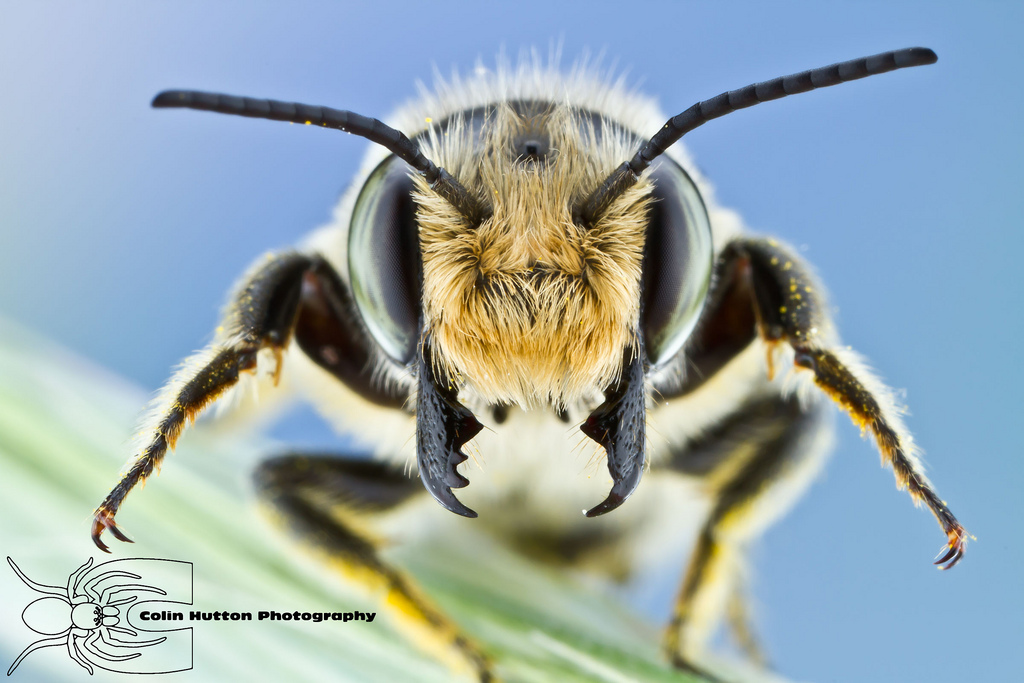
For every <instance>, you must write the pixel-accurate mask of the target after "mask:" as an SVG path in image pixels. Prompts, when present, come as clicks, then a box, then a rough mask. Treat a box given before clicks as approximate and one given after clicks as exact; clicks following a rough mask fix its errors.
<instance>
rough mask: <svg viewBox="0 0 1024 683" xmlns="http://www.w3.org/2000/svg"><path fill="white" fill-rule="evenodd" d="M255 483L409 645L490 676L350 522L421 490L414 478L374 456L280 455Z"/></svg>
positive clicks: (463, 640)
mask: <svg viewBox="0 0 1024 683" xmlns="http://www.w3.org/2000/svg"><path fill="white" fill-rule="evenodd" d="M256 485H257V489H258V490H259V493H260V496H261V498H262V500H263V501H264V502H266V503H268V504H269V505H270V507H271V509H272V510H273V511H274V512H276V513H277V517H278V518H279V520H280V522H282V523H283V525H284V526H285V527H286V528H287V529H288V531H289V532H291V533H292V534H293V535H294V536H296V537H298V538H299V539H301V541H302V542H304V543H305V544H307V545H309V546H311V547H312V548H313V549H314V551H316V552H317V553H318V554H322V555H323V556H324V557H323V558H324V560H325V561H326V563H327V564H328V565H329V566H331V567H334V568H337V570H338V571H339V573H341V574H342V575H343V576H345V578H346V579H348V580H350V581H352V582H354V583H355V584H358V585H359V586H360V587H361V588H362V589H363V590H365V591H366V592H367V593H369V594H371V595H373V596H374V597H377V598H379V599H381V600H382V601H383V604H384V608H385V610H386V613H387V614H388V615H389V616H390V617H392V620H393V623H394V625H395V627H396V628H397V629H398V630H399V631H401V632H402V633H403V634H404V635H406V637H408V638H409V639H410V640H411V641H412V642H413V643H414V644H416V645H417V646H418V647H420V648H421V649H422V650H424V651H425V652H427V653H429V654H431V655H432V656H434V657H437V658H438V659H441V660H442V661H444V662H445V663H446V664H447V665H448V666H449V667H451V668H452V669H453V670H455V671H459V672H462V673H467V674H470V675H472V676H474V677H475V678H476V679H477V680H479V681H482V682H484V681H486V682H490V681H495V680H496V679H495V678H494V675H493V673H492V670H491V663H490V661H489V659H488V658H487V656H486V655H484V654H483V652H482V651H481V650H480V649H479V648H478V647H477V645H476V644H475V643H473V642H472V641H470V640H469V638H467V637H466V636H465V635H464V634H463V633H462V631H461V630H460V629H459V627H458V626H457V625H456V624H454V623H453V622H452V621H451V620H450V619H448V617H446V616H445V615H444V614H443V613H442V612H441V611H440V609H438V608H437V607H436V606H435V605H434V604H433V603H431V602H430V600H428V599H427V598H426V596H424V595H423V594H422V593H421V591H420V590H419V588H418V587H417V586H416V585H415V583H414V582H413V580H412V579H411V578H410V577H409V576H407V575H406V574H405V573H404V572H402V571H401V570H399V569H397V568H395V567H393V566H391V565H390V564H388V563H386V562H385V561H383V560H382V559H381V558H380V557H379V555H378V552H377V548H376V546H375V545H374V543H373V542H372V541H371V540H370V539H369V538H367V537H366V536H364V535H363V534H361V533H360V532H359V531H358V530H357V529H358V526H357V525H356V522H357V521H360V522H361V521H363V520H366V519H368V518H369V517H371V516H372V515H374V514H379V513H382V512H386V511H388V510H390V509H393V508H395V507H396V506H398V505H400V504H401V503H403V502H405V501H407V500H409V499H410V498H412V497H414V496H417V495H420V494H422V493H423V490H424V489H423V486H422V485H421V484H420V483H419V482H418V481H417V480H415V479H411V478H409V477H407V476H406V475H405V474H404V472H403V471H402V470H401V469H396V468H394V467H391V466H388V465H387V464H384V463H380V462H376V461H367V460H356V459H346V458H344V457H338V456H333V457H331V456H311V455H286V456H282V457H278V458H274V459H273V460H269V461H267V462H265V463H263V464H262V465H261V466H260V468H259V470H258V471H257V473H256Z"/></svg>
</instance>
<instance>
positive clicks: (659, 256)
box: [641, 158, 714, 365]
mask: <svg viewBox="0 0 1024 683" xmlns="http://www.w3.org/2000/svg"><path fill="white" fill-rule="evenodd" d="M651 180H652V181H653V183H654V192H653V197H654V204H653V205H652V208H651V216H650V222H649V224H648V226H647V240H646V243H645V245H644V272H643V312H642V314H641V318H642V319H641V326H642V329H643V334H644V340H645V341H646V345H647V357H648V359H649V360H650V362H651V364H652V365H657V364H658V363H661V362H664V361H667V360H669V359H670V358H672V357H673V356H674V355H675V354H676V353H677V352H678V351H679V349H680V348H682V346H683V344H684V343H685V342H686V340H687V338H688V337H689V336H690V333H691V332H692V331H693V327H694V325H696V324H697V316H698V315H699V314H700V311H701V308H702V307H703V306H704V300H705V299H706V298H707V294H708V288H709V286H710V283H711V266H712V259H713V257H714V256H713V250H712V245H711V222H710V220H709V219H708V212H707V209H706V208H705V207H704V200H703V199H701V196H700V193H699V192H698V191H697V187H696V186H695V185H694V184H693V181H692V180H690V176H688V175H687V174H686V171H684V170H683V169H682V168H681V167H680V166H679V165H678V164H676V163H675V162H674V161H672V160H670V159H664V158H663V159H662V160H661V162H660V163H659V164H658V165H656V166H654V168H653V170H652V172H651Z"/></svg>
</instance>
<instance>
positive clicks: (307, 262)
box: [92, 253, 405, 552]
mask: <svg viewBox="0 0 1024 683" xmlns="http://www.w3.org/2000/svg"><path fill="white" fill-rule="evenodd" d="M353 310H354V307H353V306H351V296H350V295H349V294H348V290H347V288H346V287H345V285H344V283H343V282H342V281H341V279H340V278H339V277H338V276H337V274H336V273H335V272H334V270H333V268H331V266H330V265H329V264H328V263H327V262H326V261H325V260H324V259H323V258H321V257H319V256H315V255H305V254H297V253H285V254H280V255H271V256H267V257H265V259H264V260H262V261H261V262H259V263H258V264H257V265H256V266H255V267H254V268H253V269H252V270H251V271H250V274H249V275H247V276H246V278H245V279H244V280H243V284H242V285H241V287H240V288H239V289H238V291H237V292H236V293H235V295H234V297H233V298H232V301H231V303H230V304H229V306H228V308H227V310H226V312H225V315H224V320H223V322H222V324H221V325H220V327H218V328H217V334H216V337H215V338H214V341H213V342H212V343H211V344H210V345H209V346H208V347H207V348H206V349H204V350H202V351H200V352H199V353H197V354H196V355H195V356H193V357H192V358H190V359H188V360H187V361H186V362H185V364H184V366H183V368H182V369H181V370H180V371H179V372H178V373H177V374H176V375H175V376H174V377H173V378H172V379H171V381H170V382H169V383H168V385H167V387H166V389H165V390H164V392H163V396H162V398H161V399H159V403H158V404H157V406H156V408H155V410H154V411H153V417H152V418H151V419H150V422H149V424H147V425H146V426H145V427H144V428H143V429H142V435H143V439H144V441H143V445H142V447H141V448H140V450H139V452H138V453H137V454H136V455H135V456H133V457H132V459H131V460H130V461H129V462H128V465H127V466H126V469H125V471H124V474H123V475H122V477H121V480H120V481H119V482H118V483H117V485H116V486H114V488H113V490H111V492H110V493H109V494H108V495H107V497H106V499H104V501H103V502H102V503H101V504H100V506H99V507H98V508H96V512H95V513H94V516H93V524H92V539H93V542H94V543H95V544H96V545H97V547H99V548H100V550H103V551H105V552H109V549H108V548H107V546H106V544H105V543H103V541H102V540H101V539H100V536H101V535H102V534H103V531H104V530H107V529H109V530H110V533H111V534H113V535H114V537H115V538H117V539H118V540H121V541H127V542H131V540H130V539H129V538H128V537H127V536H126V535H125V534H124V532H122V531H121V530H120V529H119V528H118V527H117V525H116V524H115V522H114V517H115V515H116V514H117V511H118V510H119V509H120V507H121V505H122V503H124V499H125V497H126V496H127V495H128V494H129V493H130V492H131V490H132V489H133V488H135V486H136V485H138V484H140V483H142V482H144V481H145V480H146V478H147V477H149V476H150V475H151V474H152V473H153V471H154V470H156V469H157V468H159V466H160V464H161V462H162V461H163V458H164V456H165V455H166V454H167V451H168V450H169V449H173V448H174V445H175V443H176V442H177V440H178V437H179V436H180V435H181V433H182V431H183V430H184V428H185V426H186V424H187V423H190V422H194V421H195V419H196V417H197V416H198V415H199V412H200V411H202V410H203V408H205V407H206V406H208V405H210V404H211V403H213V402H214V401H216V400H217V399H218V398H220V397H221V396H223V395H224V394H225V393H226V392H227V391H228V390H229V389H231V388H232V387H233V386H235V385H236V384H237V383H238V379H239V376H240V374H241V373H243V372H255V371H256V369H257V359H258V357H259V356H260V355H261V352H263V351H269V352H270V355H271V356H272V357H273V359H274V361H275V363H274V367H273V376H274V380H275V383H276V381H277V379H278V378H279V377H280V373H281V359H282V355H283V352H284V350H285V349H286V348H287V346H288V344H289V342H290V341H291V339H292V336H293V335H295V336H297V337H298V340H299V343H300V345H301V346H302V347H303V350H304V351H306V352H307V353H309V354H310V356H311V357H312V358H313V360H314V361H315V362H317V363H319V364H320V365H321V366H322V367H324V368H325V369H326V370H328V371H329V372H332V373H333V374H335V375H336V376H337V377H338V378H339V379H340V380H342V381H343V382H345V383H346V384H347V385H348V386H349V388H350V389H352V390H353V391H356V392H357V393H359V394H360V395H362V396H363V397H364V398H366V399H367V400H370V401H373V402H375V403H378V404H381V405H389V406H394V405H398V406H401V405H402V403H403V402H404V399H405V397H404V396H399V395H397V394H398V393H400V392H397V391H393V390H391V389H388V388H387V387H384V386H381V384H380V383H375V382H374V381H373V380H372V377H373V370H374V363H375V362H383V360H382V359H380V355H381V354H378V353H377V351H376V346H375V345H374V344H373V342H372V340H371V339H370V338H369V336H368V335H367V333H366V331H365V330H364V329H363V328H362V326H361V324H359V323H358V321H354V320H352V313H351V311H353ZM326 337H330V339H331V341H332V343H333V344H334V346H335V347H337V348H341V349H343V350H344V351H345V354H344V356H342V355H341V354H338V353H334V354H333V355H330V354H327V355H324V354H320V353H318V351H319V349H320V348H321V344H322V343H324V342H323V340H322V339H323V338H326ZM330 361H333V362H330Z"/></svg>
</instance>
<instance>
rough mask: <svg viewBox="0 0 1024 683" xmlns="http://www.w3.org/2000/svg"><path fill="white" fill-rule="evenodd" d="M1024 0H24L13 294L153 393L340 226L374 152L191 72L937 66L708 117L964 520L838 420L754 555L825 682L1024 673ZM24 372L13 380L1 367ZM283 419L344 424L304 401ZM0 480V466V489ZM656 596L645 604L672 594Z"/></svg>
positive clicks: (3, 38) (379, 97) (786, 654)
mask: <svg viewBox="0 0 1024 683" xmlns="http://www.w3.org/2000/svg"><path fill="white" fill-rule="evenodd" d="M1021 27H1024V9H1022V6H1021V5H1013V4H1009V3H1007V4H986V3H981V2H974V3H971V4H970V6H967V5H966V4H965V5H953V4H937V3H919V4H904V5H899V6H896V5H893V4H892V3H885V4H882V3H878V4H870V3H856V4H854V3H845V4H844V3H832V4H830V5H828V6H827V8H826V7H825V6H822V5H819V4H817V3H782V4H772V5H771V6H768V5H767V4H764V3H750V4H742V3H716V4H714V5H712V4H710V3H708V4H706V5H693V4H684V3H642V2H630V3H614V4H612V3H608V4H602V3H583V2H571V3H562V4H557V5H556V4H555V3H552V2H544V3H537V2H520V3H516V4H515V5H514V6H513V5H508V6H501V5H497V4H486V5H483V4H481V5H477V4H469V3H460V2H451V1H446V2H442V3H416V4H406V5H396V4H392V3H362V4H359V5H347V4H342V3H288V4H287V6H284V5H282V6H271V5H266V4H260V3H245V4H241V3H219V4H217V5H216V6H213V5H212V3H198V2H192V3H189V2H185V3H182V2H178V3H164V2H150V3H127V2H120V3H119V2H106V3H102V4H100V3H95V4H90V5H86V4H85V3H71V2H63V3H58V2H35V3H31V4H29V3H20V4H14V3H7V4H5V8H4V9H3V10H0V97H2V106H0V234H2V241H0V245H2V248H0V315H4V316H6V317H10V318H13V319H15V320H19V321H21V322H23V323H26V324H28V325H30V326H32V327H34V328H36V329H38V330H41V331H42V332H44V333H45V334H47V335H49V336H51V337H53V338H54V339H56V340H58V341H60V342H61V343H63V344H65V345H67V346H69V347H71V348H73V349H75V350H77V351H78V352H80V353H81V354H84V355H85V356H87V357H90V358H92V359H95V360H96V361H98V362H100V363H102V364H104V365H106V366H108V367H110V368H113V369H114V370H116V371H117V372H120V373H122V374H124V375H125V376H127V377H129V378H131V379H133V380H135V381H137V382H138V383H140V384H142V385H143V386H145V387H148V388H152V389H155V388H157V387H158V386H159V385H160V384H161V383H162V382H163V380H164V379H165V377H166V376H167V374H168V370H169V368H170V367H171V366H173V365H174V364H175V363H176V362H178V361H179V360H180V359H181V358H182V357H183V356H184V355H186V354H187V353H188V352H189V351H191V350H192V349H194V348H196V347H197V346H198V345H200V344H201V343H202V342H204V341H205V340H206V339H207V338H208V336H209V333H210V330H212V328H213V326H214V325H215V323H216V316H217V311H218V309H219V307H220V304H221V303H222V301H223V296H224V293H225V292H226V291H227V289H228V288H229V286H230V285H231V283H232V282H233V281H234V279H235V278H236V276H237V275H238V274H239V273H240V272H241V271H242V269H243V268H244V267H245V266H246V265H247V264H248V263H250V262H251V261H252V260H253V259H254V258H255V257H256V256H257V255H259V254H261V253H262V252H264V251H265V250H268V249H271V248H278V247H282V246H286V245H288V244H290V243H293V242H295V241H297V240H298V239H299V238H300V237H301V236H302V235H303V234H304V233H306V232H307V231H308V230H309V229H311V228H312V227H314V226H316V225H318V224H320V223H322V222H324V221H326V220H327V218H328V216H329V211H330V209H331V207H332V205H333V204H334V202H335V200H336V198H337V196H338V193H339V191H340V190H341V189H342V188H343V187H344V185H345V184H346V183H347V182H348V180H349V178H350V177H351V175H352V174H353V172H354V170H355V168H356V165H357V163H358V160H359V158H360V156H361V154H362V153H363V151H364V149H365V146H366V143H365V142H363V141H361V140H358V139H356V138H352V137H347V136H344V135H340V134H328V133H325V132H324V131H320V130H315V129H303V128H300V127H295V126H285V125H281V124H275V123H269V122H251V121H243V120H238V119H228V118H226V117H218V116H213V115H205V114H198V113H191V112H155V111H152V110H150V109H149V106H148V103H149V101H150V99H151V98H152V96H153V95H154V94H155V93H156V92H157V91H159V90H162V89H165V88H171V87H187V88H197V89H207V90H219V91H224V92H230V93H236V94H246V95H251V96H266V97H275V98H279V99H291V100H297V101H302V102H309V103H313V104H325V105H331V106H336V107H340V108H347V109H353V110H355V111H358V112H360V113H365V114H368V115H372V116H384V115H386V114H387V113H388V112H390V111H391V110H392V109H393V108H394V107H395V106H397V105H399V104H401V103H402V102H403V101H404V100H406V99H407V98H408V97H410V96H411V95H412V94H413V93H414V90H413V84H414V82H415V80H416V79H423V80H425V81H428V82H429V81H430V79H431V76H432V66H433V65H437V67H438V68H440V70H441V71H442V72H446V73H447V72H448V71H449V70H450V69H451V68H452V67H455V68H458V69H461V70H463V71H465V70H467V69H469V68H471V67H472V65H473V64H474V62H475V60H476V59H477V58H478V57H480V58H483V60H484V61H485V62H486V63H491V64H493V58H494V56H495V55H496V53H497V51H498V50H499V48H500V47H501V46H502V45H504V46H505V47H506V48H507V50H508V52H509V53H510V54H512V55H513V56H514V55H515V54H516V53H517V52H518V50H519V49H520V48H521V47H524V46H538V47H539V48H540V49H541V50H542V52H544V53H546V52H547V48H548V46H549V44H550V43H551V41H552V40H559V39H560V40H561V41H562V44H563V53H564V55H565V57H564V60H563V61H564V63H565V64H566V65H568V64H569V63H571V61H572V60H573V58H574V57H576V56H577V55H579V54H581V52H582V51H583V50H584V48H590V49H591V50H592V51H600V50H602V49H603V50H604V51H605V52H606V54H607V58H606V60H605V62H606V63H608V64H610V63H611V62H613V61H617V62H618V64H619V65H620V66H622V67H628V70H629V74H630V80H631V81H632V82H633V83H641V84H642V89H643V90H644V91H645V92H647V93H649V94H652V95H654V96H655V97H657V98H658V99H659V100H660V102H661V103H662V105H663V107H664V108H665V109H666V111H668V112H670V113H675V112H678V111H681V110H682V109H684V108H685V107H687V106H689V105H690V104H692V103H693V102H694V101H696V100H698V99H703V98H706V97H710V96H712V95H715V94H717V93H719V92H721V91H722V90H726V89H731V88H735V87H739V86H742V85H746V84H747V83H750V82H752V81H755V80H762V79H765V78H770V77H774V76H778V75H782V74H786V73H791V72H794V71H799V70H802V69H805V68H809V67H814V66H820V65H824V64H827V63H830V62H833V61H838V60H842V59H848V58H852V57H857V56H862V55H867V54H873V53H876V52H880V51H883V50H887V49H892V48H897V47H905V46H911V45H925V46H928V47H931V48H933V49H935V50H936V52H937V53H938V54H939V62H938V64H937V65H935V66H930V67H926V68H922V69H916V70H913V71H905V72H899V73H897V74H890V75H886V76H881V77H878V78H874V79H870V80H867V81H861V82H859V83H855V84H849V85H844V86H842V87H838V88H833V89H829V90H826V91H822V92H818V93H812V94H808V95H803V96H800V97H796V98H790V99H788V100H785V101H781V102H775V103H770V104H767V105H765V106H762V107H757V108H755V109H754V110H751V111H747V112H741V113H738V114H734V115H732V116H730V117H727V118H725V119H723V120H721V121H716V122H714V123H712V124H711V125H708V126H706V127H705V128H702V129H701V130H700V131H697V132H695V133H693V134H691V135H690V136H689V137H688V138H687V144H688V145H689V147H690V149H691V150H692V152H693V153H694V155H695V157H696V160H697V162H698V164H699V165H700V166H701V167H702V168H703V169H704V171H705V172H706V174H707V175H708V177H709V178H711V180H712V181H713V182H714V183H715V184H716V186H717V188H718V192H719V198H720V199H721V201H722V202H723V203H724V204H726V205H728V206H732V207H734V208H736V209H738V210H739V211H740V212H741V213H742V214H743V216H744V217H745V219H746V221H747V223H748V225H750V226H751V227H752V228H753V229H755V230H758V231H762V232H769V233H774V234H777V235H779V236H781V237H782V238H784V239H785V240H787V241H789V242H790V243H792V244H795V245H798V246H800V247H801V248H802V249H804V250H805V251H804V253H805V255H806V256H807V258H809V259H810V260H811V261H812V262H813V263H814V264H815V265H816V267H817V268H818V270H819V272H820V273H821V274H822V276H823V278H824V280H825V282H826V283H827V284H828V286H829V288H830V290H831V292H832V295H833V303H834V304H835V306H836V307H837V316H838V320H839V324H840V328H841V330H842V331H843V334H844V340H845V341H846V343H849V344H850V345H852V346H853V347H854V348H856V349H858V350H859V351H861V352H862V353H864V354H865V355H867V356H868V358H869V359H871V361H872V363H873V364H874V366H875V367H877V368H879V370H880V372H881V373H882V374H883V376H884V377H886V379H887V380H888V381H889V382H890V384H892V385H893V386H895V387H897V388H906V397H905V399H906V401H907V403H908V404H909V405H910V407H911V408H912V410H913V415H912V416H910V417H909V419H908V422H909V425H910V427H911V429H912V430H913V431H914V432H915V434H916V435H917V438H918V441H919V442H920V443H921V444H922V446H923V447H924V448H925V449H926V451H927V456H926V457H927V462H928V463H929V466H930V472H931V473H932V476H933V479H934V481H935V482H936V484H937V485H938V487H939V491H940V493H941V494H942V495H943V496H944V497H945V498H946V499H947V500H948V501H949V503H950V505H951V507H952V508H953V510H954V511H955V512H956V513H957V514H958V515H959V516H960V518H961V520H962V521H963V522H964V523H965V524H966V525H967V527H968V528H969V529H970V530H971V531H972V532H974V533H975V534H976V535H977V537H978V540H977V542H976V543H973V544H972V546H971V548H970V549H969V552H968V555H967V558H966V560H965V561H964V562H963V563H962V564H961V565H960V566H958V567H957V568H956V569H955V570H953V571H951V572H938V571H935V570H934V569H933V568H932V567H931V566H930V564H929V562H930V560H931V558H932V557H933V555H934V554H935V551H936V550H938V548H939V546H940V544H941V542H942V540H943V538H942V536H941V534H940V533H939V531H938V529H937V527H936V525H935V523H934V521H933V520H932V518H931V517H930V516H929V515H928V514H927V513H925V512H923V511H915V510H914V509H913V508H912V507H911V505H910V503H909V501H908V499H907V497H906V495H905V494H903V493H898V492H896V491H895V488H894V486H893V480H892V475H891V474H890V473H889V472H888V471H884V472H883V471H881V470H880V469H879V467H878V458H877V456H876V454H875V452H874V449H873V447H872V445H871V444H869V443H868V442H866V441H863V440H861V439H859V438H858V434H857V430H856V429H854V428H853V427H851V426H849V425H848V424H846V423H845V421H841V422H840V423H839V426H840V429H839V438H838V444H837V448H836V451H835V454H834V456H833V458H832V462H831V463H830V466H829V467H828V468H827V471H826V473H825V475H824V476H823V477H822V479H821V481H819V482H818V484H817V485H816V486H815V487H814V488H813V489H812V490H811V492H810V494H809V495H808V496H807V497H806V498H805V499H804V500H803V501H802V502H801V503H800V504H799V505H798V506H797V507H796V509H795V511H794V512H793V514H791V515H790V516H789V517H788V518H787V519H786V520H784V521H783V522H782V523H781V524H779V525H778V526H777V527H775V528H774V529H773V530H771V531H770V532H769V533H768V534H767V536H766V537H765V539H764V541H763V543H761V544H760V546H759V550H758V552H757V553H756V567H757V577H756V583H755V594H756V596H757V598H758V602H759V604H760V605H761V611H760V618H759V623H760V629H761V632H762V633H763V635H764V638H765V640H766V644H767V646H768V650H769V652H770V654H771V657H772V661H773V663H774V665H775V666H776V667H777V668H778V669H779V670H780V671H781V672H783V673H785V674H786V675H788V676H791V677H793V678H794V679H810V680H815V681H865V680H871V681H923V680H934V679H942V680H971V681H1004V680H1019V679H1020V677H1021V670H1022V664H1024V654H1022V648H1021V644H1022V639H1024V617H1022V613H1024V610H1022V608H1024V598H1022V589H1021V580H1020V572H1021V567H1022V566H1024V551H1022V549H1021V546H1022V545H1024V544H1022V533H1021V530H1020V525H1021V523H1022V514H1021V512H1022V505H1021V503H1020V496H1021V491H1022V490H1024V465H1022V461H1021V453H1022V448H1021V446H1022V443H1021V441H1022V439H1021V431H1020V429H1019V425H1018V421H1019V419H1020V418H1021V417H1022V415H1024V411H1022V407H1024V405H1022V404H1024V401H1022V398H1021V396H1022V387H1024V377H1022V374H1024V373H1022V363H1021V360H1020V358H1019V351H1018V348H1017V347H1018V345H1019V343H1020V341H1019V340H1020V339H1021V335H1022V332H1024V329H1022V323H1021V313H1020V311H1021V307H1020V302H1021V300H1022V297H1021V295H1022V291H1021V290H1022V277H1021V274H1020V267H1019V254H1020V252H1021V247H1022V243H1024V238H1022V230H1021V226H1022V223H1024V221H1022V214H1024V202H1022V199H1021V197H1022V193H1021V187H1022V181H1024V177H1022V176H1024V173H1022V168H1024V164H1022V162H1021V159H1022V157H1024V145H1022V140H1024V136H1022V134H1021V130H1020V122H1021V121H1022V120H1024V106H1022V99H1024V95H1022V88H1021V85H1022V78H1021V76H1022V69H1021V64H1022V63H1024V59H1022V58H1024V54H1022V52H1024V51H1022V48H1021V41H1020V39H1019V34H1020V30H1021ZM0 381H2V380H0ZM275 433H276V434H278V435H280V436H282V437H284V438H288V439H290V440H292V441H297V442H301V443H324V442H326V441H329V440H330V437H329V436H328V434H327V433H326V431H325V430H324V429H323V428H322V427H320V426H319V424H318V423H317V422H316V421H315V420H314V419H313V418H311V417H310V416H309V415H308V413H305V412H299V413H296V414H295V415H293V416H292V417H291V419H288V420H286V421H285V422H284V423H282V424H281V425H280V426H278V427H277V428H276V432H275ZM0 487H2V484H0ZM670 593H671V588H669V587H666V589H665V604H664V605H662V606H660V607H652V606H648V607H646V609H648V610H649V611H650V612H651V613H652V614H653V615H654V616H656V617H658V618H662V617H663V616H664V615H665V614H666V612H667V605H668V596H669V594H670Z"/></svg>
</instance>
